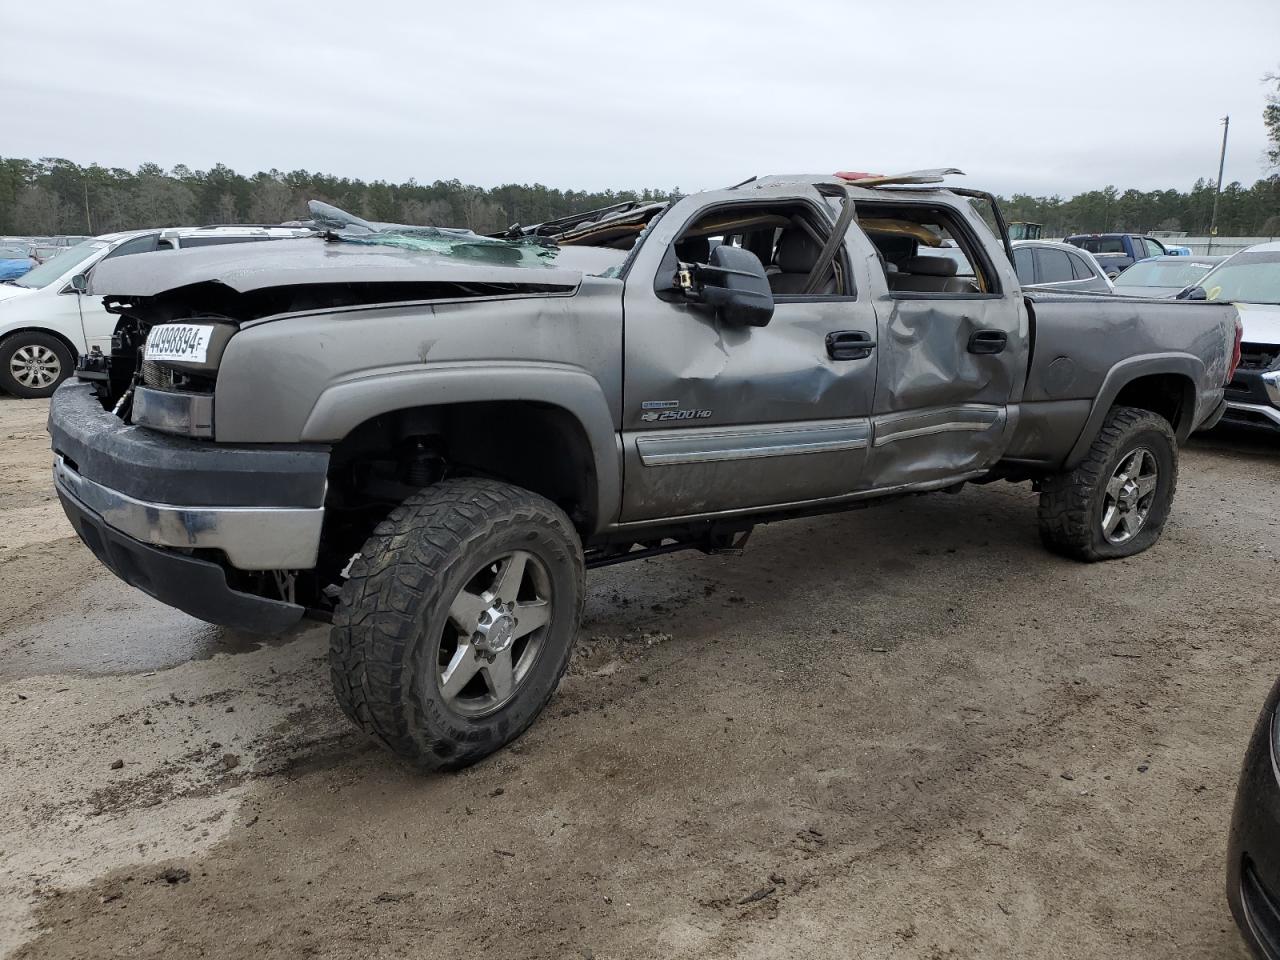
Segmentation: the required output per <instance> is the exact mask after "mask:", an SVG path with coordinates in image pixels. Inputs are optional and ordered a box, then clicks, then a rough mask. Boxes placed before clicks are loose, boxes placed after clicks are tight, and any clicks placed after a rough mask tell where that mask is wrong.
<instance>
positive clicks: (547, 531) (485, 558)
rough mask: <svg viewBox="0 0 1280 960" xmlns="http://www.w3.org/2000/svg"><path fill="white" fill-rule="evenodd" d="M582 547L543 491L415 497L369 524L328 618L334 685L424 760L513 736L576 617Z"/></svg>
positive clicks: (349, 710) (485, 488)
mask: <svg viewBox="0 0 1280 960" xmlns="http://www.w3.org/2000/svg"><path fill="white" fill-rule="evenodd" d="M583 593H584V575H583V560H582V547H581V544H580V543H579V540H578V536H577V533H576V531H575V530H574V528H573V526H572V524H571V523H570V522H569V518H568V517H567V516H565V514H564V512H563V511H562V510H560V509H559V508H558V507H557V506H556V505H555V504H553V503H551V502H550V501H549V500H547V499H545V498H544V497H541V496H538V495H537V494H534V493H531V492H529V491H528V490H523V489H521V488H519V487H514V486H511V485H509V484H505V483H496V482H494V481H490V480H478V479H461V480H449V481H445V482H443V483H439V484H437V485H435V486H433V487H429V488H428V489H426V490H423V491H421V492H420V493H417V494H415V495H414V496H412V497H410V498H409V499H408V500H406V501H405V502H404V503H403V504H401V505H400V506H399V507H397V508H396V509H395V510H393V511H392V512H391V515H390V516H389V517H388V518H387V519H386V520H385V521H383V522H382V523H381V524H379V525H378V527H377V528H376V529H375V530H374V532H373V536H372V537H370V538H369V540H368V541H367V542H366V543H365V545H364V547H363V548H362V549H361V551H360V554H359V556H358V557H357V559H356V560H355V562H354V563H353V564H352V565H351V571H350V576H349V578H348V580H347V582H346V584H345V585H344V586H343V589H342V595H341V598H340V600H339V603H338V609H337V610H336V611H335V613H334V619H333V629H332V631H331V632H330V639H329V666H330V674H331V676H332V680H333V687H334V692H335V694H336V696H337V699H338V703H339V705H340V706H341V707H342V709H343V711H344V712H345V713H346V714H347V716H348V717H350V718H351V720H352V721H354V722H355V724H356V725H357V726H359V727H360V728H361V729H363V730H364V731H365V732H366V733H368V734H370V735H371V736H372V737H373V738H374V739H376V740H378V741H379V742H380V743H382V744H383V745H384V746H386V747H387V748H388V749H390V750H391V751H392V752H394V753H396V754H398V755H400V756H402V757H405V758H406V759H409V760H412V761H414V762H416V763H418V764H419V765H421V766H423V767H426V768H456V767H463V766H466V765H468V764H471V763H474V762H476V761H477V760H479V759H481V758H482V757H485V756H488V755H489V754H490V753H493V752H494V751H495V750H497V749H499V748H500V747H502V746H504V745H505V744H507V743H509V742H511V741H512V740H514V739H515V738H516V737H518V736H519V735H520V734H521V733H523V732H524V730H525V729H526V728H527V727H528V726H529V724H531V723H532V722H533V721H534V719H535V718H536V717H537V716H538V714H539V713H540V712H541V711H542V708H543V707H544V706H545V705H546V703H547V701H548V700H549V699H550V698H551V695H552V693H553V692H554V691H555V688H556V685H557V684H558V683H559V681H560V678H561V676H562V675H563V674H564V671H565V668H566V667H567V666H568V663H569V653H570V649H571V647H572V644H573V639H574V635H575V633H576V632H577V627H578V619H579V616H580V615H581V612H582V600H583Z"/></svg>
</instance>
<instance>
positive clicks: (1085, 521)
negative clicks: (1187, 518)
mask: <svg viewBox="0 0 1280 960" xmlns="http://www.w3.org/2000/svg"><path fill="white" fill-rule="evenodd" d="M1177 484H1178V444H1177V440H1176V439H1175V438H1174V435H1173V430H1172V429H1171V428H1170V426H1169V421H1167V420H1165V419H1164V417H1162V416H1160V415H1159V414H1156V413H1152V412H1151V411H1149V410H1140V409H1138V408H1136V407H1116V408H1115V409H1113V410H1112V411H1111V412H1110V413H1109V414H1107V419H1106V420H1105V421H1103V424H1102V429H1101V430H1099V431H1098V436H1097V437H1096V438H1095V439H1094V441H1093V445H1092V446H1090V448H1089V452H1088V453H1087V454H1086V455H1085V458H1084V459H1083V460H1082V461H1080V463H1079V464H1078V465H1077V466H1076V467H1075V469H1073V470H1070V471H1068V472H1066V473H1061V474H1057V475H1056V476H1053V477H1049V478H1048V479H1046V480H1045V481H1044V483H1043V485H1042V487H1041V490H1040V516H1039V519H1040V537H1041V539H1042V540H1043V541H1044V544H1045V546H1046V547H1048V548H1049V549H1050V550H1053V551H1054V552H1055V553H1060V554H1063V555H1064V556H1068V557H1071V558H1073V559H1075V560H1083V561H1086V562H1092V561H1095V560H1112V559H1115V558H1117V557H1129V556H1132V555H1133V554H1135V553H1141V552H1142V551H1143V550H1146V549H1147V548H1148V547H1150V546H1151V545H1152V544H1154V543H1155V542H1156V541H1157V540H1159V539H1160V534H1161V533H1162V532H1163V530H1164V524H1165V521H1166V520H1167V519H1168V518H1169V509H1170V507H1171V506H1172V505H1173V493H1174V489H1175V488H1176V487H1177Z"/></svg>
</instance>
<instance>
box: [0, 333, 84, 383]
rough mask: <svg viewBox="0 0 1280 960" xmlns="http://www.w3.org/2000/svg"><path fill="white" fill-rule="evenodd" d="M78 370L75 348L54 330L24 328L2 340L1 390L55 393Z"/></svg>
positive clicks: (0, 352)
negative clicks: (72, 349)
mask: <svg viewBox="0 0 1280 960" xmlns="http://www.w3.org/2000/svg"><path fill="white" fill-rule="evenodd" d="M74 370H75V358H74V357H72V356H71V351H70V350H69V349H67V345H66V344H65V343H63V342H62V341H61V340H59V339H58V338H57V337H55V336H54V335H53V334H51V333H41V332H40V331H38V330H20V331H19V332H17V333H11V334H10V335H9V336H7V337H5V338H4V340H2V341H0V390H4V391H6V392H8V393H11V394H13V395H14V396H15V397H26V398H35V397H51V396H53V391H55V390H57V389H58V384H60V383H62V381H63V380H65V379H67V377H69V376H71V374H72V373H73V372H74Z"/></svg>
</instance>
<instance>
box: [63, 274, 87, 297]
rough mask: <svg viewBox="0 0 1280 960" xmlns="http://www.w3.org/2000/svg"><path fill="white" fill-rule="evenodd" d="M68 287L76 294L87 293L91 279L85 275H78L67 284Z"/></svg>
mask: <svg viewBox="0 0 1280 960" xmlns="http://www.w3.org/2000/svg"><path fill="white" fill-rule="evenodd" d="M67 286H68V287H70V288H71V289H72V290H74V291H75V292H76V293H87V292H88V290H89V278H88V277H86V276H85V275H84V274H83V273H77V274H76V275H75V276H74V277H72V278H71V280H70V281H69V282H68V283H67Z"/></svg>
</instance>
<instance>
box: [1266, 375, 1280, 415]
mask: <svg viewBox="0 0 1280 960" xmlns="http://www.w3.org/2000/svg"><path fill="white" fill-rule="evenodd" d="M1261 379H1262V389H1263V390H1265V391H1267V398H1268V399H1269V400H1270V401H1271V402H1272V403H1274V404H1276V406H1280V370H1271V371H1269V372H1267V373H1264V374H1263V375H1262V378H1261Z"/></svg>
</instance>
